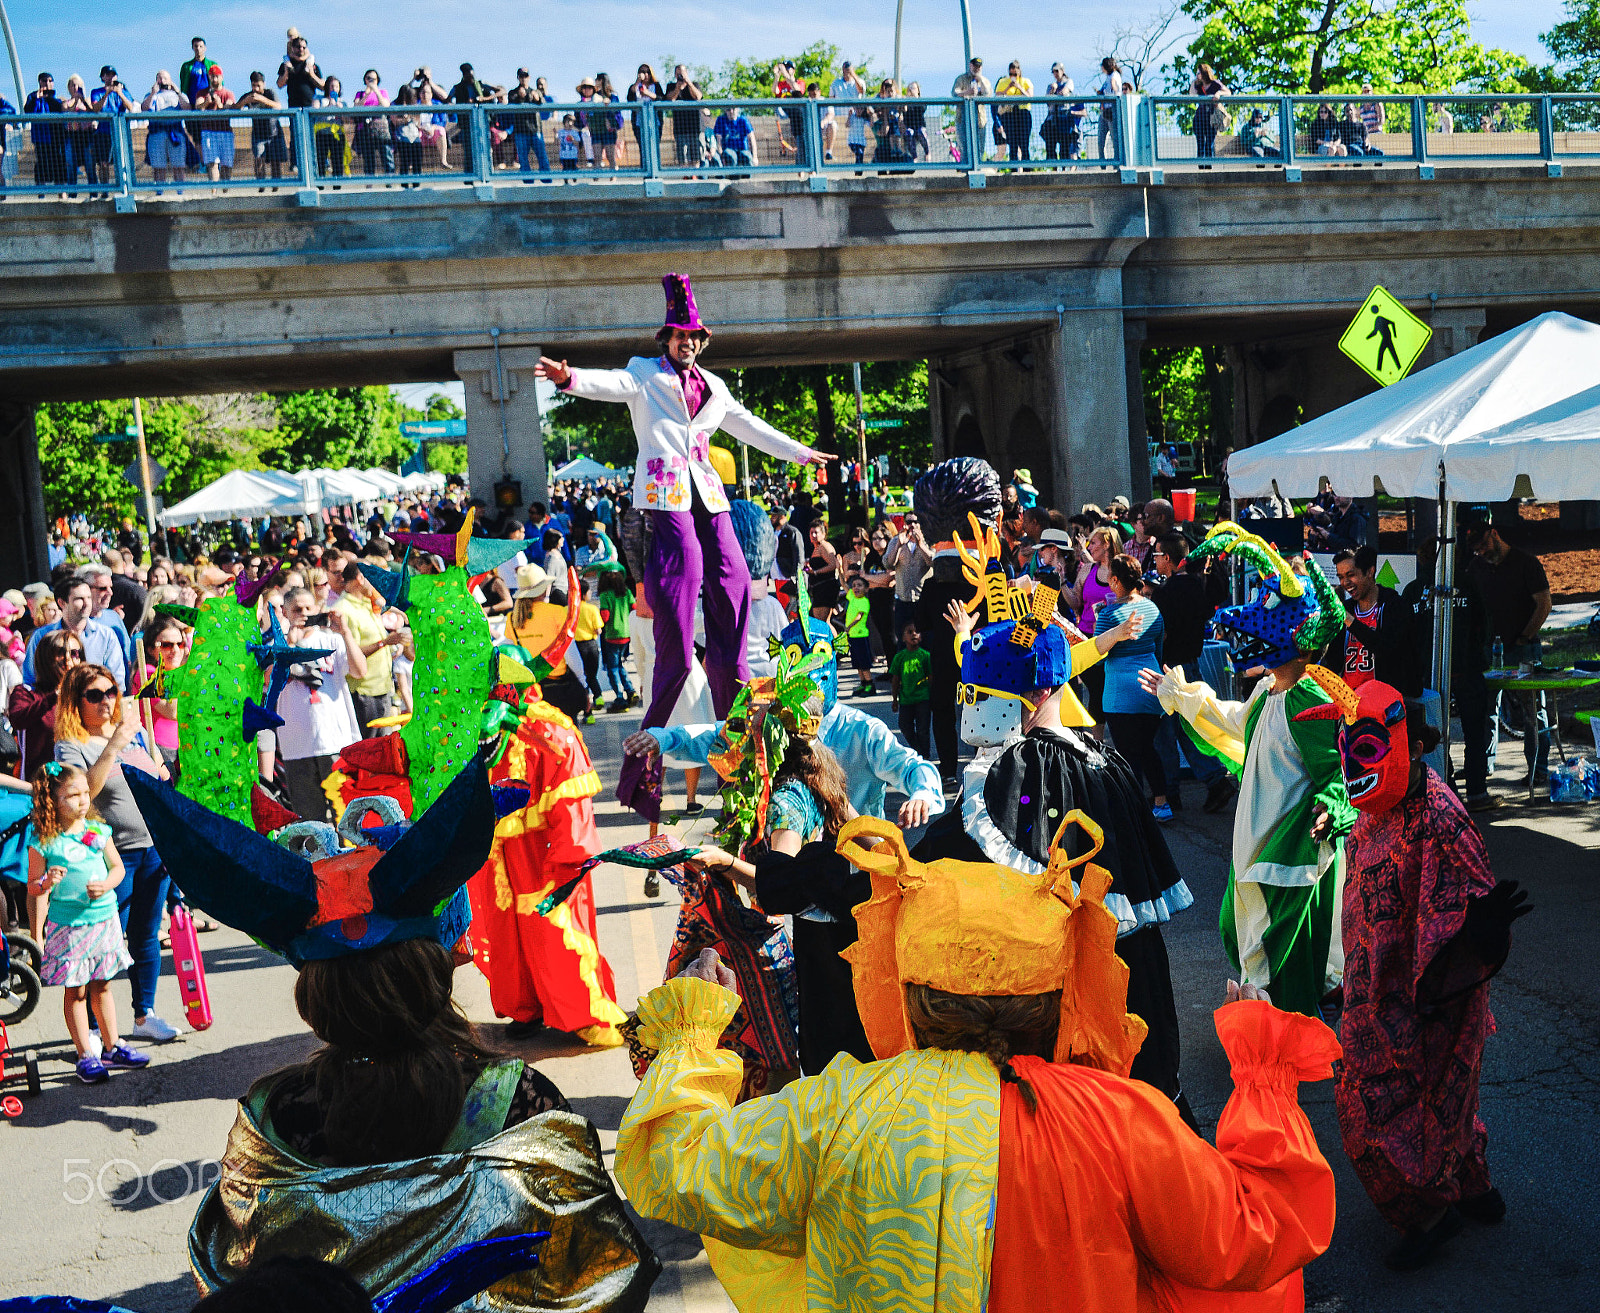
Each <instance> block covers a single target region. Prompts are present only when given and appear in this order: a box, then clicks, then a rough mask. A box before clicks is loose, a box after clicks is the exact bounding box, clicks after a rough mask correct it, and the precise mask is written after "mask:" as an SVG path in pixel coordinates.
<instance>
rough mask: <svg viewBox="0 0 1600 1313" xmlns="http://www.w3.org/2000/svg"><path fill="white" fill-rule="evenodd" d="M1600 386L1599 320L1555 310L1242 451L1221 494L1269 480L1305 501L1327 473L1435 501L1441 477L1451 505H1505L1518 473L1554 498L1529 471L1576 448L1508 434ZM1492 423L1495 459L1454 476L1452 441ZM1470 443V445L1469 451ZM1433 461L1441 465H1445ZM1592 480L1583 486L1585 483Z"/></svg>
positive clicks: (1262, 486)
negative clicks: (1468, 479)
mask: <svg viewBox="0 0 1600 1313" xmlns="http://www.w3.org/2000/svg"><path fill="white" fill-rule="evenodd" d="M1597 386H1600V324H1591V323H1588V322H1586V321H1585V320H1582V319H1574V318H1573V317H1572V316H1571V315H1565V314H1561V313H1559V312H1555V311H1552V312H1551V313H1549V314H1543V315H1540V316H1539V317H1538V318H1537V319H1532V320H1529V321H1528V322H1527V323H1526V324H1523V325H1522V326H1521V327H1520V328H1514V329H1512V330H1511V331H1510V332H1509V333H1502V334H1501V335H1500V336H1499V337H1494V338H1490V339H1489V340H1488V341H1487V342H1480V343H1478V345H1477V346H1475V347H1470V348H1469V349H1467V350H1466V351H1463V352H1462V353H1461V354H1460V355H1456V356H1451V357H1450V359H1448V360H1441V361H1440V362H1439V363H1438V364H1437V365H1431V366H1429V367H1428V368H1427V369H1424V370H1421V371H1419V372H1418V373H1415V374H1413V375H1411V376H1410V377H1409V378H1403V379H1401V380H1400V382H1398V383H1395V384H1393V385H1392V386H1390V387H1386V388H1382V389H1380V390H1379V391H1377V392H1373V393H1371V394H1369V395H1367V396H1365V397H1361V398H1359V399H1358V400H1356V401H1352V402H1351V403H1350V404H1349V405H1348V406H1341V407H1339V409H1338V410H1335V411H1331V412H1330V413H1328V414H1326V415H1320V416H1318V417H1317V418H1316V419H1314V420H1312V421H1310V422H1309V423H1307V424H1302V425H1301V426H1300V427H1299V428H1297V429H1290V430H1289V432H1287V433H1285V434H1283V435H1282V436H1281V437H1276V438H1272V439H1271V440H1270V441H1267V442H1263V443H1259V444H1258V445H1256V446H1254V447H1246V448H1245V449H1244V450H1242V451H1236V452H1234V454H1233V455H1232V456H1230V457H1229V458H1228V490H1229V492H1230V493H1232V495H1233V496H1234V497H1235V498H1237V499H1243V498H1247V497H1264V496H1266V495H1268V494H1269V493H1271V492H1272V490H1273V488H1274V487H1276V488H1277V490H1278V491H1279V492H1280V493H1281V494H1282V495H1284V496H1288V497H1310V496H1314V495H1315V494H1316V492H1317V491H1318V484H1319V480H1320V479H1321V478H1322V477H1323V476H1324V475H1326V476H1327V478H1328V481H1329V482H1330V483H1331V484H1332V485H1333V487H1334V488H1335V489H1336V490H1337V491H1338V492H1341V493H1344V494H1345V495H1347V496H1352V497H1366V496H1371V495H1372V494H1373V493H1375V492H1385V493H1388V495H1389V496H1391V497H1430V498H1431V497H1437V496H1438V495H1439V481H1440V478H1441V473H1443V474H1444V475H1445V476H1447V477H1448V480H1449V485H1450V493H1449V500H1451V501H1479V500H1482V501H1503V500H1505V499H1507V498H1509V497H1512V496H1515V495H1518V494H1517V493H1516V492H1515V491H1514V489H1515V487H1516V484H1517V478H1518V476H1519V475H1525V476H1527V478H1528V480H1529V483H1530V484H1532V486H1533V489H1534V491H1533V492H1531V493H1523V494H1521V495H1524V496H1538V497H1540V498H1541V499H1545V500H1554V499H1555V496H1556V494H1554V493H1552V492H1549V491H1547V490H1546V489H1544V488H1541V487H1539V485H1538V482H1536V481H1535V476H1536V475H1539V476H1542V477H1543V479H1544V480H1545V481H1548V480H1549V478H1550V477H1552V475H1553V474H1554V472H1555V470H1556V469H1557V468H1559V466H1560V465H1561V464H1562V463H1563V462H1565V461H1567V459H1568V457H1569V456H1574V455H1577V454H1578V449H1577V448H1570V449H1568V450H1565V451H1562V452H1561V453H1560V454H1559V455H1556V454H1554V453H1553V452H1552V451H1550V450H1549V449H1548V448H1546V449H1544V450H1540V447H1541V444H1542V441H1543V440H1542V439H1535V440H1531V441H1529V440H1523V439H1521V438H1517V437H1514V436H1512V432H1513V428H1514V426H1515V425H1518V424H1520V423H1521V422H1523V421H1524V420H1526V419H1527V417H1528V416H1530V415H1531V414H1533V412H1535V411H1538V410H1542V409H1543V408H1544V407H1546V406H1551V405H1554V404H1556V403H1557V402H1561V401H1565V400H1566V399H1567V398H1569V397H1572V396H1574V395H1575V394H1577V393H1579V392H1583V391H1585V390H1587V389H1589V388H1593V387H1597ZM1491 430H1493V431H1495V432H1496V433H1497V434H1499V435H1500V436H1499V438H1498V439H1497V441H1496V443H1495V444H1494V457H1493V459H1492V461H1491V460H1490V459H1489V458H1488V457H1487V455H1486V453H1484V452H1482V451H1479V454H1478V455H1477V456H1475V457H1473V458H1471V462H1470V463H1471V469H1472V472H1473V482H1472V486H1471V489H1470V490H1468V489H1467V487H1466V485H1464V484H1463V483H1461V482H1460V477H1464V475H1465V470H1463V472H1462V476H1458V474H1457V470H1456V461H1457V458H1458V456H1461V457H1466V456H1467V454H1468V453H1467V450H1466V449H1464V448H1462V447H1461V445H1460V444H1462V443H1464V442H1466V441H1467V440H1468V439H1470V438H1475V437H1477V436H1478V435H1479V434H1484V433H1488V432H1489V431H1491ZM1474 450H1476V449H1474ZM1441 466H1443V467H1444V469H1443V471H1442V472H1441ZM1596 481H1597V480H1594V479H1591V480H1589V481H1588V483H1587V485H1586V486H1588V487H1589V489H1590V490H1591V493H1592V491H1593V489H1594V484H1595V482H1596Z"/></svg>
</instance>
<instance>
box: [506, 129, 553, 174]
mask: <svg viewBox="0 0 1600 1313" xmlns="http://www.w3.org/2000/svg"><path fill="white" fill-rule="evenodd" d="M512 140H514V141H515V142H516V143H517V167H518V168H519V169H521V170H522V171H523V172H524V173H526V172H528V151H529V149H532V151H533V154H534V158H535V159H537V160H538V161H539V172H540V173H549V172H550V156H549V155H548V154H547V153H546V152H545V148H544V133H542V132H516V133H513V134H512Z"/></svg>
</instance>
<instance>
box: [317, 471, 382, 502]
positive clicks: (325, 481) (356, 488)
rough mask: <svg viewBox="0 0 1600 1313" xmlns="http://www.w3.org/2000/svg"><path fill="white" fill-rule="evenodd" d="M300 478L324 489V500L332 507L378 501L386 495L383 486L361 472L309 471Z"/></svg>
mask: <svg viewBox="0 0 1600 1313" xmlns="http://www.w3.org/2000/svg"><path fill="white" fill-rule="evenodd" d="M299 477H300V478H301V479H302V480H306V481H311V480H314V481H315V482H316V483H317V484H318V485H319V486H320V487H321V489H322V500H323V501H325V502H327V503H329V504H330V505H335V506H342V505H347V504H349V503H352V502H362V501H377V500H379V499H380V498H381V497H383V496H384V495H385V490H384V488H383V486H382V485H381V484H378V483H374V482H373V481H372V480H371V479H369V478H367V477H366V475H364V474H362V473H361V472H360V471H359V470H308V471H306V472H305V473H304V474H301V475H300V476H299Z"/></svg>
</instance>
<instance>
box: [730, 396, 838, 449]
mask: <svg viewBox="0 0 1600 1313" xmlns="http://www.w3.org/2000/svg"><path fill="white" fill-rule="evenodd" d="M718 427H720V428H721V429H722V431H723V432H724V433H726V434H727V435H728V436H729V437H730V438H737V439H738V440H739V441H740V442H748V443H749V444H750V445H751V446H752V447H755V448H756V449H757V450H758V451H764V452H766V453H767V455H769V456H776V457H778V459H779V460H792V461H795V462H797V463H798V464H801V465H826V464H827V463H828V462H829V461H830V460H838V459H839V458H838V457H837V456H830V455H828V453H827V452H824V451H813V450H812V449H811V448H810V447H808V446H806V445H805V444H804V443H802V442H796V441H795V440H794V439H793V438H791V437H788V436H786V435H785V434H782V433H780V432H778V430H777V429H775V428H773V427H772V425H770V424H768V423H767V422H766V420H764V419H761V418H760V417H759V416H756V415H752V414H751V413H750V412H749V411H748V410H746V409H745V408H744V407H743V406H742V405H740V404H739V402H738V401H736V400H735V399H734V398H733V397H732V396H731V395H730V396H728V398H727V413H726V414H725V415H724V416H723V417H722V423H721V424H720V425H719V426H718Z"/></svg>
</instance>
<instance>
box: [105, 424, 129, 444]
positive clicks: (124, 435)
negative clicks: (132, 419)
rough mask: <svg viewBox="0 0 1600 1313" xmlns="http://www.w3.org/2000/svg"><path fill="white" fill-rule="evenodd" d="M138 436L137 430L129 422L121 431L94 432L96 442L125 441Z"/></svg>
mask: <svg viewBox="0 0 1600 1313" xmlns="http://www.w3.org/2000/svg"><path fill="white" fill-rule="evenodd" d="M138 436H139V430H138V429H137V428H135V427H134V426H133V425H132V424H130V425H128V427H127V428H126V429H124V430H123V431H122V432H121V433H96V434H95V435H94V440H95V441H96V442H126V441H127V440H128V439H129V438H137V437H138Z"/></svg>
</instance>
